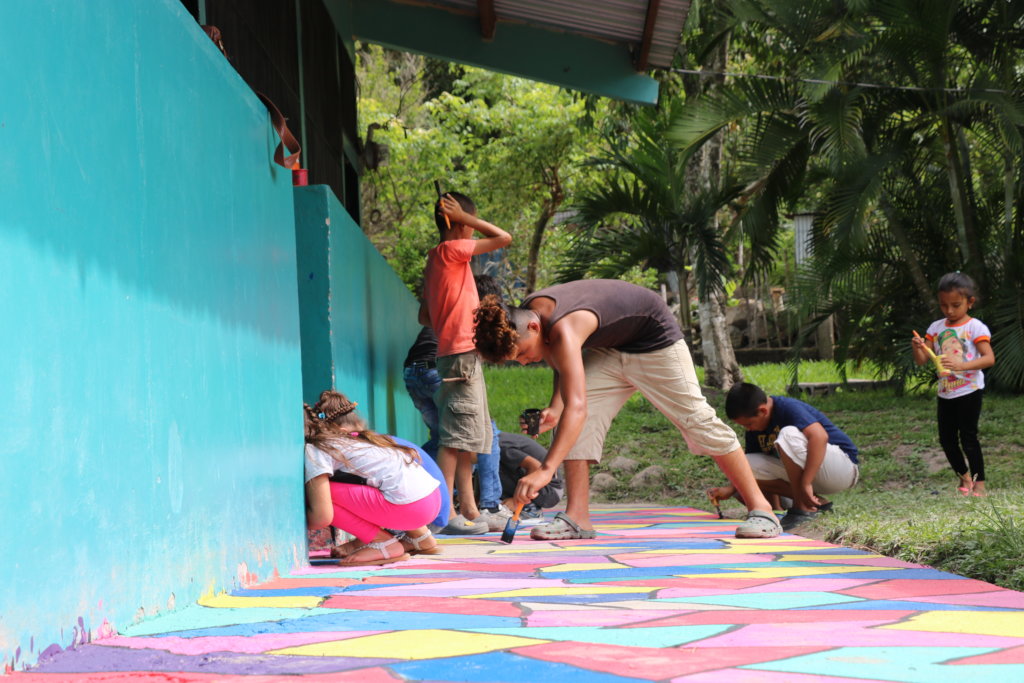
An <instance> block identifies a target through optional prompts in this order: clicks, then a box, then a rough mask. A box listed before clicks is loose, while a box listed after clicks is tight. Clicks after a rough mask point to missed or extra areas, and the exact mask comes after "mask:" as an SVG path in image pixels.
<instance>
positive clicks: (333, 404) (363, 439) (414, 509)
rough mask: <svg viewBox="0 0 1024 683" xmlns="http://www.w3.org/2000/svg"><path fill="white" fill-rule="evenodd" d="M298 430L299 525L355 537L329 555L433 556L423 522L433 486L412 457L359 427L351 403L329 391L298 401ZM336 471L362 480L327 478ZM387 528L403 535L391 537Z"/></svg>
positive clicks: (371, 559) (433, 504)
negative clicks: (302, 442)
mask: <svg viewBox="0 0 1024 683" xmlns="http://www.w3.org/2000/svg"><path fill="white" fill-rule="evenodd" d="M303 408H304V412H305V430H306V525H307V526H308V527H309V528H310V529H322V528H323V527H325V526H327V525H329V524H330V525H333V526H336V527H338V528H339V529H342V530H344V531H347V532H348V533H350V534H352V535H353V536H355V537H356V538H355V539H354V540H352V541H349V542H348V543H346V544H344V545H342V546H339V547H337V548H335V549H334V551H333V552H332V554H333V555H335V556H336V557H338V556H340V557H342V558H343V559H342V561H341V565H342V566H346V567H355V566H363V565H380V564H390V563H392V562H398V561H400V560H407V559H409V555H408V554H407V552H406V551H412V552H414V553H427V554H434V553H436V552H437V541H436V540H435V539H434V538H433V536H432V535H431V533H430V530H429V529H427V526H426V525H427V524H428V523H429V522H431V521H433V520H434V518H435V517H437V513H438V511H439V510H440V508H441V492H440V488H439V486H440V484H439V483H438V481H437V480H436V479H435V478H434V477H432V476H431V475H430V473H428V472H427V470H425V469H424V468H423V466H422V465H421V464H420V457H419V454H418V453H417V452H416V451H415V450H414V449H412V448H408V447H406V446H402V445H399V444H397V443H396V442H395V441H394V439H392V438H391V437H390V436H387V435H385V434H377V433H376V432H373V431H370V430H369V429H368V428H367V425H366V422H365V421H364V420H363V419H362V418H361V417H360V416H359V415H357V414H356V412H355V408H356V404H355V403H353V402H352V401H349V400H348V399H347V398H345V396H344V395H343V394H340V393H338V392H337V391H325V392H323V393H322V394H320V400H319V401H317V403H316V405H313V406H310V405H309V404H303ZM336 473H344V474H348V475H354V476H355V477H358V478H361V480H365V483H347V482H338V481H331V477H332V476H334V475H335V474H336ZM387 529H402V530H407V533H406V534H400V535H399V536H397V537H396V536H395V535H394V534H392V533H390V532H389V531H387Z"/></svg>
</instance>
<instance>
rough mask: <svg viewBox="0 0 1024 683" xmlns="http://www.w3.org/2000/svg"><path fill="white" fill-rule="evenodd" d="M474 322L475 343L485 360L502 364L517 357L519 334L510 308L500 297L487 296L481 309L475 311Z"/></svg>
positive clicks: (482, 302)
mask: <svg viewBox="0 0 1024 683" xmlns="http://www.w3.org/2000/svg"><path fill="white" fill-rule="evenodd" d="M473 321H474V322H475V323H476V332H475V333H474V334H473V343H474V344H475V345H476V350H477V351H478V352H479V353H480V355H481V356H483V358H484V360H486V361H489V362H491V363H501V362H503V361H506V360H511V359H512V358H513V357H514V356H515V353H516V342H518V341H519V333H518V332H516V328H515V325H513V324H512V320H511V314H510V311H509V309H508V307H506V306H505V305H504V304H503V303H501V299H500V298H499V297H497V296H495V295H494V294H488V295H487V296H485V297H484V298H483V300H482V301H481V302H480V308H478V309H476V310H475V311H473Z"/></svg>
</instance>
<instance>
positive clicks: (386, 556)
mask: <svg viewBox="0 0 1024 683" xmlns="http://www.w3.org/2000/svg"><path fill="white" fill-rule="evenodd" d="M393 545H397V546H398V550H400V551H402V554H401V555H391V554H390V551H389V550H388V548H389V547H390V546H393ZM366 548H371V549H373V550H376V551H377V552H379V553H380V555H381V556H380V557H378V558H375V559H372V560H357V559H355V556H356V555H358V554H359V553H360V552H361V551H363V550H365V549H366ZM408 559H409V554H408V553H407V552H405V551H404V549H403V548H402V544H401V543H400V542H399V540H398V539H397V538H394V537H392V538H389V539H388V540H386V541H374V542H372V543H367V544H366V545H364V546H362V547H361V548H359V549H358V550H355V551H353V552H352V554H351V555H349V556H348V557H346V558H345V559H344V560H342V561H341V562H339V563H338V564H339V565H341V566H342V567H371V566H376V565H381V564H391V563H392V562H401V561H402V560H408Z"/></svg>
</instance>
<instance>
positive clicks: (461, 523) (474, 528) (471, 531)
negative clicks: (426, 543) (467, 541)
mask: <svg viewBox="0 0 1024 683" xmlns="http://www.w3.org/2000/svg"><path fill="white" fill-rule="evenodd" d="M487 531H488V528H487V523H486V522H484V521H483V520H482V519H481V518H480V517H477V518H476V519H474V520H473V521H472V522H471V521H469V520H468V519H466V518H465V517H463V516H462V515H456V516H455V517H452V518H451V519H450V520H448V526H446V527H444V528H443V529H441V530H440V531H438V532H437V533H439V534H444V535H446V536H475V535H476V534H486V533H487Z"/></svg>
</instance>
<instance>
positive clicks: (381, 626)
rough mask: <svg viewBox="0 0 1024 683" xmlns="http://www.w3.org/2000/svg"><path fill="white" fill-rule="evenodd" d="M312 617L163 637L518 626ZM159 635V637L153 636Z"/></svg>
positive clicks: (482, 618) (427, 616) (400, 616)
mask: <svg viewBox="0 0 1024 683" xmlns="http://www.w3.org/2000/svg"><path fill="white" fill-rule="evenodd" d="M307 613H308V615H309V616H301V617H297V618H283V619H276V620H273V621H269V620H268V621H261V622H259V623H255V622H247V623H245V624H238V625H233V624H228V625H224V626H218V627H212V628H201V629H189V630H183V631H177V632H175V633H166V634H163V635H168V636H179V637H182V638H198V637H200V636H250V635H255V634H257V633H318V632H321V631H412V630H423V629H452V630H465V629H474V628H502V627H505V628H508V627H512V626H518V625H519V624H520V620H519V619H518V618H516V617H492V616H486V615H478V614H439V613H433V612H388V611H381V610H331V609H327V610H325V609H320V608H317V609H315V610H307ZM154 635H159V634H154Z"/></svg>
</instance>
